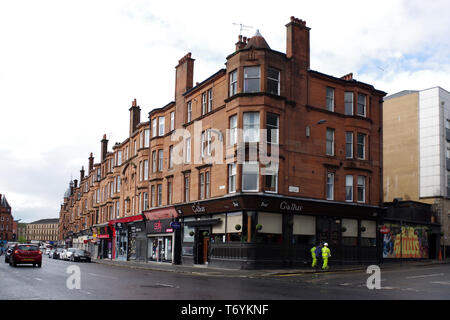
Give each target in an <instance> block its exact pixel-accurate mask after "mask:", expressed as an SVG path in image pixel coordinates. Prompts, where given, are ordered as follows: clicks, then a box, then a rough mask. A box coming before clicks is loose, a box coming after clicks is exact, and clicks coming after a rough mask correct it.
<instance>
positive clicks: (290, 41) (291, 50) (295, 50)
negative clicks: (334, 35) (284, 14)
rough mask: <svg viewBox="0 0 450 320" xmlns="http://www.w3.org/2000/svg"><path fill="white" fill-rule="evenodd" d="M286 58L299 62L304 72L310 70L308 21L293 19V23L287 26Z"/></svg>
mask: <svg viewBox="0 0 450 320" xmlns="http://www.w3.org/2000/svg"><path fill="white" fill-rule="evenodd" d="M286 28H287V33H286V57H287V58H288V59H290V58H293V59H295V60H297V62H299V67H300V68H301V69H303V70H308V69H309V62H310V56H309V53H310V52H309V51H310V50H309V30H311V28H308V27H307V26H306V21H303V20H300V19H297V18H295V17H291V22H289V23H288V24H287V25H286Z"/></svg>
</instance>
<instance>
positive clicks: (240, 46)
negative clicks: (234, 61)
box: [236, 35, 245, 51]
mask: <svg viewBox="0 0 450 320" xmlns="http://www.w3.org/2000/svg"><path fill="white" fill-rule="evenodd" d="M244 38H245V37H244ZM244 47H245V40H244V41H243V40H242V35H239V36H238V42H236V51H239V50H241V49H243V48H244Z"/></svg>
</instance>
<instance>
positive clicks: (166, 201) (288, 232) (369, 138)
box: [62, 17, 385, 269]
mask: <svg viewBox="0 0 450 320" xmlns="http://www.w3.org/2000/svg"><path fill="white" fill-rule="evenodd" d="M286 28H287V33H286V53H282V52H278V51H275V50H272V49H271V48H270V46H269V44H268V43H267V42H266V40H265V39H264V38H263V36H262V35H261V34H260V33H259V32H257V33H256V34H255V36H253V37H251V38H248V39H247V38H246V37H241V36H239V38H238V42H237V43H236V47H235V52H233V53H231V54H230V55H228V56H227V57H226V63H225V66H226V67H225V68H224V69H220V70H218V71H217V72H216V73H214V74H212V75H211V76H210V77H208V78H207V79H206V80H204V81H202V82H200V83H196V84H195V85H194V80H193V74H194V59H193V58H192V56H191V54H190V53H188V54H187V55H185V56H184V57H183V58H182V59H180V60H179V62H178V65H177V66H176V67H175V70H176V72H175V74H176V80H175V81H176V84H175V99H174V101H172V102H169V103H168V104H167V105H165V106H163V107H161V108H157V109H153V110H152V111H151V112H150V113H149V119H148V120H149V121H148V127H147V129H148V130H149V135H150V136H149V147H148V158H146V159H147V160H148V163H146V164H145V165H148V167H147V168H146V170H147V169H148V177H147V176H146V175H145V174H144V182H143V184H142V194H143V199H142V201H143V204H142V206H140V207H138V206H137V205H134V210H133V209H132V210H131V211H132V212H134V214H133V215H132V214H131V212H130V213H128V211H129V209H130V207H131V206H133V203H134V202H133V197H134V198H136V196H137V193H136V192H135V191H132V192H131V193H130V194H129V195H128V196H127V195H126V192H127V191H126V190H128V189H127V188H130V186H132V188H131V189H130V190H139V186H138V187H135V182H133V175H132V172H134V171H133V170H136V168H135V167H133V166H132V165H128V167H126V163H125V166H124V164H122V165H121V166H120V168H119V167H118V166H119V164H118V162H117V161H116V163H115V164H113V174H112V176H111V179H113V181H116V180H117V179H120V180H121V181H122V183H126V182H124V181H125V180H126V181H128V184H129V185H128V187H125V186H124V185H123V184H122V187H121V189H120V191H118V192H117V193H114V196H113V197H112V198H110V199H109V200H108V201H110V204H111V206H112V210H113V214H112V215H111V214H110V215H106V216H105V218H102V219H103V220H101V223H103V224H107V225H108V226H109V227H110V229H109V232H110V233H109V236H110V237H111V238H112V239H113V241H112V243H111V245H112V246H113V249H112V252H117V250H119V248H120V247H123V248H129V247H130V241H134V244H133V243H132V242H131V244H132V245H135V247H136V251H139V252H141V253H142V252H144V251H146V252H145V253H146V254H145V261H150V262H152V261H155V262H169V263H182V264H186V265H198V264H208V265H211V266H219V267H229V268H242V269H249V268H262V267H281V266H300V265H302V266H303V265H305V263H309V260H310V259H311V256H310V252H309V250H310V248H311V247H312V245H313V244H315V243H316V242H318V241H322V242H328V243H329V247H330V249H331V252H332V257H331V260H330V264H338V263H339V264H341V263H357V262H377V261H379V259H380V257H381V251H380V249H381V247H380V240H381V237H380V235H379V232H378V231H377V230H378V224H379V221H380V217H381V216H382V213H383V211H382V208H381V203H382V190H381V189H380V188H381V187H382V183H381V179H382V147H381V141H382V122H381V119H382V115H381V110H382V99H383V97H384V96H385V93H384V92H382V91H379V90H376V89H375V88H374V87H373V86H371V85H369V84H365V83H362V82H359V81H356V80H355V79H353V76H352V74H347V75H345V76H343V77H341V78H337V77H333V76H330V75H326V74H323V73H320V72H317V71H313V70H311V69H310V49H309V45H310V42H309V36H310V29H309V28H308V27H307V26H306V23H305V22H304V21H302V20H299V19H296V18H294V17H291V20H290V22H289V23H288V24H287V25H286ZM130 119H132V117H131V118H130ZM143 125H144V124H143ZM142 129H144V127H142ZM131 145H132V144H131ZM123 146H124V144H121V145H120V146H117V147H116V146H115V147H114V148H113V149H114V150H113V153H112V154H111V155H110V156H111V158H116V157H117V156H118V152H119V149H122V152H125V151H123ZM142 159H143V161H145V160H144V159H145V158H142ZM102 163H103V162H102ZM134 163H135V164H136V162H134ZM145 165H144V166H145ZM136 166H138V165H136ZM133 168H134V169H133ZM127 170H129V173H127ZM130 174H131V176H130ZM130 177H131V178H130ZM116 182H117V181H116ZM130 183H131V185H130ZM146 184H147V187H146ZM136 188H137V189H136ZM146 188H147V189H146ZM116 191H117V190H116ZM145 192H147V194H146V195H145ZM127 197H129V199H130V201H131V202H127V201H128V200H127V199H128V198H127ZM117 203H119V209H117V207H116V204H117ZM127 203H128V204H127ZM62 209H64V208H62ZM116 210H119V211H116ZM123 210H124V211H123ZM136 210H137V211H136ZM107 211H108V210H107ZM92 212H96V211H95V210H94V211H92ZM99 212H101V211H99ZM123 212H125V213H123ZM111 217H112V218H111ZM108 218H109V220H108ZM69 221H72V220H70V219H69ZM141 221H142V224H141V225H140V226H137V227H135V228H134V229H130V227H129V226H127V225H128V224H129V223H136V222H141ZM97 225H98V223H97ZM144 226H145V228H144ZM122 228H124V229H125V230H123V229H122ZM119 229H120V230H122V231H120V232H118V230H119ZM118 233H120V234H122V236H121V237H122V238H121V239H120V240H119V238H118V237H117V234H118ZM130 235H134V237H135V240H132V237H130ZM97 237H98V234H97ZM105 237H106V236H105ZM114 239H115V240H114ZM114 248H115V249H114ZM120 250H121V249H120ZM127 250H128V249H126V250H125V251H127ZM128 251H129V250H128ZM112 257H113V258H114V257H115V258H117V257H118V256H117V253H116V254H114V253H113V254H112ZM129 258H130V255H129V254H128V258H127V259H129Z"/></svg>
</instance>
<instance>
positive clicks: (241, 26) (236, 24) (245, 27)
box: [233, 22, 253, 36]
mask: <svg viewBox="0 0 450 320" xmlns="http://www.w3.org/2000/svg"><path fill="white" fill-rule="evenodd" d="M233 25H235V26H239V35H240V36H241V35H242V30H251V29H253V27H252V26H246V25H244V24H242V23H235V22H233Z"/></svg>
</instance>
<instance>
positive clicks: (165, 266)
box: [92, 258, 450, 278]
mask: <svg viewBox="0 0 450 320" xmlns="http://www.w3.org/2000/svg"><path fill="white" fill-rule="evenodd" d="M92 262H95V263H99V264H106V265H114V266H117V267H124V268H134V269H143V270H151V271H163V272H175V273H185V274H195V275H204V276H222V277H245V278H256V277H270V276H283V275H294V274H311V273H327V272H350V271H359V270H367V267H368V266H369V264H366V265H361V264H359V265H336V266H333V265H330V268H329V269H328V270H321V269H312V268H311V267H308V268H306V267H305V268H295V269H294V268H283V269H254V270H241V269H224V268H217V267H211V266H208V265H194V266H186V265H175V264H169V263H161V262H138V261H118V260H110V259H92ZM449 262H450V258H449V259H447V260H446V261H440V260H430V259H426V260H421V261H402V262H399V261H395V262H384V263H382V264H380V265H378V266H379V267H380V269H382V270H388V269H399V268H404V267H418V266H429V265H438V264H446V263H449Z"/></svg>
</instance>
